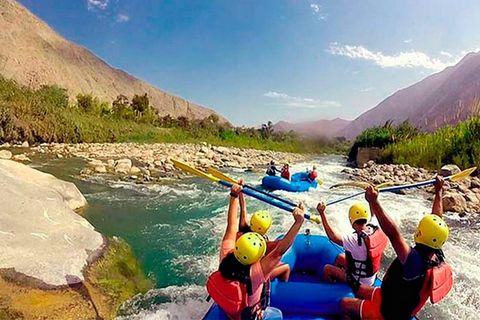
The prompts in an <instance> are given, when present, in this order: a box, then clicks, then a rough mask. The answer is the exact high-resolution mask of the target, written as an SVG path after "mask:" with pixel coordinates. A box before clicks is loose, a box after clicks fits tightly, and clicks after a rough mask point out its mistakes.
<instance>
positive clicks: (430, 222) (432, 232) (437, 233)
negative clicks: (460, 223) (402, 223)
mask: <svg viewBox="0 0 480 320" xmlns="http://www.w3.org/2000/svg"><path fill="white" fill-rule="evenodd" d="M448 233H449V231H448V226H447V224H446V223H445V221H443V219H442V218H440V217H439V216H437V215H436V214H429V215H426V216H425V217H423V219H422V220H420V223H419V224H418V227H417V230H416V231H415V235H414V237H413V238H414V240H415V243H421V244H424V245H426V246H428V247H430V248H433V249H440V248H441V247H442V246H443V244H444V243H445V241H447V239H448Z"/></svg>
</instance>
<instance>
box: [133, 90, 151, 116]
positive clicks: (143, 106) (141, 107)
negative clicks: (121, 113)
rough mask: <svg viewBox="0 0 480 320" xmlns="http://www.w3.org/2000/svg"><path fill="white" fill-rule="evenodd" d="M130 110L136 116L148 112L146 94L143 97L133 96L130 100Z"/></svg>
mask: <svg viewBox="0 0 480 320" xmlns="http://www.w3.org/2000/svg"><path fill="white" fill-rule="evenodd" d="M132 109H133V111H134V112H135V114H137V115H138V114H141V113H143V112H145V111H147V110H149V109H150V100H149V99H148V95H147V94H146V93H145V94H144V95H143V96H139V95H138V94H135V95H134V96H133V99H132Z"/></svg>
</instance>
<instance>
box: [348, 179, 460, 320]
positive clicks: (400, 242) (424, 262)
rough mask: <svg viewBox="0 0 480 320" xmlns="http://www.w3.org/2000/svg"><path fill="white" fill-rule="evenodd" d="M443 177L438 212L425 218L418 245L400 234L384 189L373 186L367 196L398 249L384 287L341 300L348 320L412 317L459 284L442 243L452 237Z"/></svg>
mask: <svg viewBox="0 0 480 320" xmlns="http://www.w3.org/2000/svg"><path fill="white" fill-rule="evenodd" d="M443 183H444V181H443V178H441V177H439V176H437V178H436V183H435V199H434V201H433V208H432V214H428V215H426V216H424V217H423V219H422V220H420V222H419V224H418V227H417V229H416V231H415V233H414V236H413V238H414V241H415V246H414V247H413V248H412V247H410V246H409V245H408V243H407V241H406V240H405V239H404V238H403V237H402V235H401V234H400V230H399V228H398V227H397V225H396V224H395V222H393V220H392V219H391V218H390V217H389V216H388V215H387V214H386V213H385V211H384V210H383V208H382V206H381V205H380V202H379V201H378V190H377V189H375V188H374V187H373V186H369V187H368V188H367V190H366V193H365V197H366V199H367V201H368V203H369V204H370V209H371V210H372V212H373V213H374V214H375V216H376V217H377V219H378V221H379V223H380V226H381V227H382V230H383V231H384V232H385V234H386V235H387V236H388V238H389V239H390V242H391V243H392V246H393V249H394V250H395V253H396V254H397V257H396V258H395V260H394V261H393V262H392V263H391V264H390V266H389V267H388V269H387V272H386V274H385V277H384V278H383V282H382V286H381V287H380V288H373V287H369V286H361V287H360V288H359V290H358V295H357V296H358V297H359V298H360V299H356V298H344V299H342V301H341V303H340V307H341V309H342V313H343V315H344V319H351V318H355V319H356V318H357V317H358V316H360V317H361V318H362V319H389V320H390V319H394V320H396V319H411V318H412V317H414V316H415V315H416V314H417V313H418V312H419V311H420V310H421V309H422V308H423V306H424V305H425V303H426V302H427V300H428V299H429V298H430V301H431V302H432V303H437V302H439V301H440V300H442V299H443V298H444V297H445V296H446V295H447V294H448V292H449V291H450V289H451V288H452V287H453V277H452V268H451V267H450V265H449V264H448V263H447V262H446V261H445V256H444V255H443V252H442V246H443V245H444V243H445V242H446V241H447V238H448V233H449V231H448V226H447V224H446V223H445V221H443V219H442V215H443V205H442V186H443Z"/></svg>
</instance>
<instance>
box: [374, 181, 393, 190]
mask: <svg viewBox="0 0 480 320" xmlns="http://www.w3.org/2000/svg"><path fill="white" fill-rule="evenodd" d="M390 186H393V181H387V182H384V183H380V184H377V185H376V186H375V188H377V189H382V188H386V187H390Z"/></svg>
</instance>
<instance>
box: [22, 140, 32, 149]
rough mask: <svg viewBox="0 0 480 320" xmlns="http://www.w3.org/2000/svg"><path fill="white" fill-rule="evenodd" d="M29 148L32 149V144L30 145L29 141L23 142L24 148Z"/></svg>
mask: <svg viewBox="0 0 480 320" xmlns="http://www.w3.org/2000/svg"><path fill="white" fill-rule="evenodd" d="M28 147H30V144H29V143H28V141H23V143H22V148H28Z"/></svg>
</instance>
